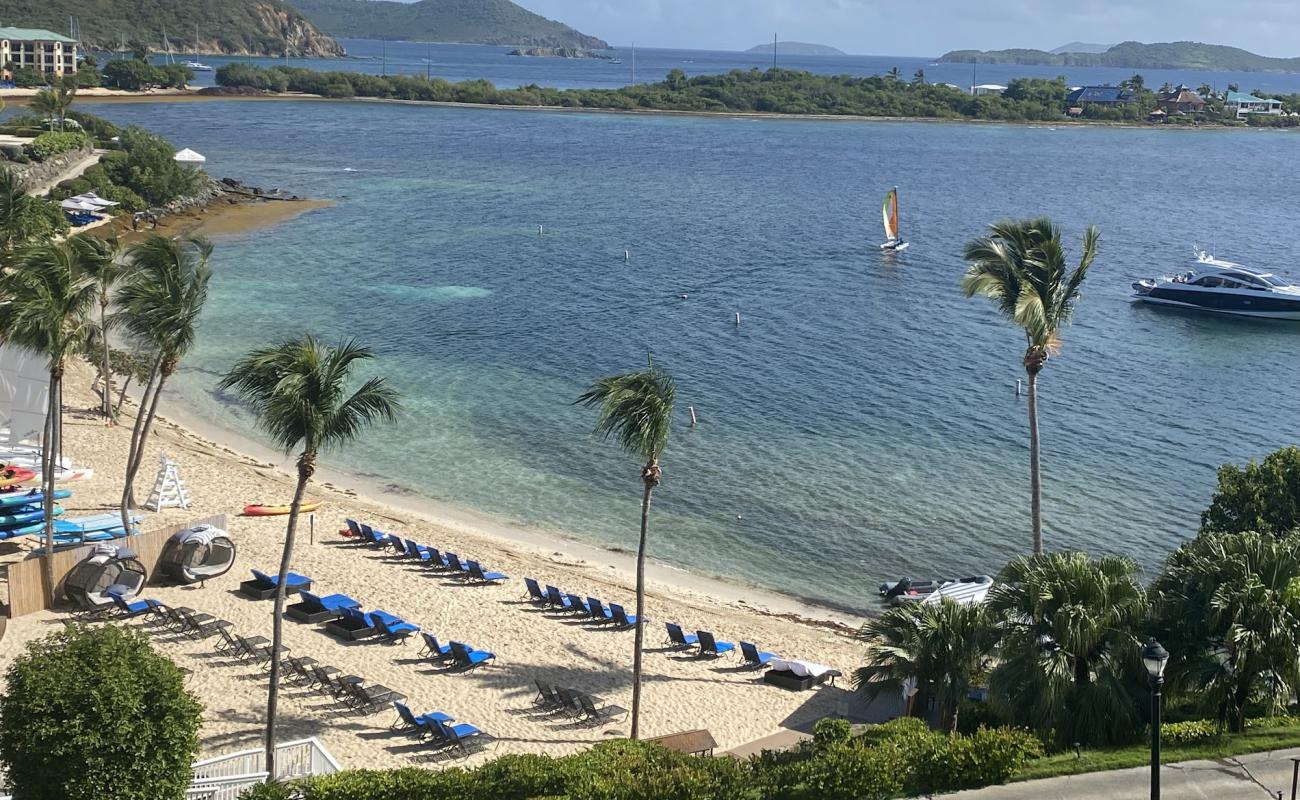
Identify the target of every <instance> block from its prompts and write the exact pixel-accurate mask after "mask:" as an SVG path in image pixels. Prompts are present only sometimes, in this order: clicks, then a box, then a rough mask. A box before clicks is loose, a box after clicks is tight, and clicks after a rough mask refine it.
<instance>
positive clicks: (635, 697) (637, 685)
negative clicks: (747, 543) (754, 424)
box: [632, 468, 655, 740]
mask: <svg viewBox="0 0 1300 800" xmlns="http://www.w3.org/2000/svg"><path fill="white" fill-rule="evenodd" d="M648 471H649V469H648V468H647V472H648ZM654 488H655V487H654V483H653V482H652V481H650V480H647V481H646V482H645V496H644V497H643V498H642V499H641V539H640V541H639V542H638V543H637V547H636V641H635V643H634V644H633V645H632V646H633V647H634V648H635V650H633V651H632V739H634V740H635V739H636V738H638V736H639V735H640V733H641V646H642V644H643V642H644V640H645V540H646V532H647V531H648V530H649V528H650V495H651V494H652V493H653V492H654Z"/></svg>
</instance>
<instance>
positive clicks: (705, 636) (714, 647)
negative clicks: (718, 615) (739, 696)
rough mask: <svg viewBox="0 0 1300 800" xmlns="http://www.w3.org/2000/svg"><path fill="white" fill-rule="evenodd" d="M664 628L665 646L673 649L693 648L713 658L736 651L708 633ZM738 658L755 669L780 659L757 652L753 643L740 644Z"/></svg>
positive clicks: (669, 623) (672, 626)
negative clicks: (665, 631) (666, 635)
mask: <svg viewBox="0 0 1300 800" xmlns="http://www.w3.org/2000/svg"><path fill="white" fill-rule="evenodd" d="M664 627H665V628H666V629H667V631H668V639H667V641H666V642H665V644H667V645H668V646H669V647H672V648H674V649H677V650H685V649H688V648H691V647H694V648H697V649H698V652H697V655H699V656H711V657H713V658H717V657H719V656H724V655H726V654H728V653H733V652H735V651H736V645H735V644H733V643H731V642H720V641H718V640H717V638H716V637H714V635H713V634H712V633H711V632H710V631H696V632H695V633H686V632H685V631H683V630H682V627H681V626H680V625H675V624H673V623H671V622H668V623H665V624H664ZM740 657H741V660H742V662H743V663H744V664H745V666H749V667H754V668H755V669H757V668H759V667H766V666H767V664H768V662H769V661H771V660H772V659H774V658H780V656H778V655H776V654H775V653H768V652H765V651H762V650H759V649H758V647H757V646H756V645H755V644H754V643H753V642H741V643H740Z"/></svg>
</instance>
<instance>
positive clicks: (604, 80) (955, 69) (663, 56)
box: [154, 39, 1300, 93]
mask: <svg viewBox="0 0 1300 800" xmlns="http://www.w3.org/2000/svg"><path fill="white" fill-rule="evenodd" d="M341 41H342V43H343V45H344V46H345V47H346V48H347V50H348V54H349V56H351V57H350V58H346V59H296V58H290V59H287V60H286V59H273V58H252V59H249V58H232V57H219V56H204V57H202V58H201V59H200V60H201V61H203V62H204V63H205V64H209V65H211V66H214V67H219V66H221V65H222V64H225V63H228V62H231V61H248V62H250V63H255V64H261V65H263V66H269V65H271V64H277V63H278V64H285V63H287V64H289V65H291V66H295V67H306V68H309V69H321V70H346V71H352V72H367V73H372V74H375V75H379V74H388V75H394V74H401V75H434V76H441V77H443V78H446V79H447V80H450V81H463V80H470V79H475V78H486V79H488V80H490V81H492V82H493V83H494V84H496V85H497V86H498V87H501V88H514V87H517V86H524V85H527V84H530V83H536V84H538V85H540V86H555V87H559V88H566V89H567V88H618V87H621V86H626V85H628V84H629V83H632V82H633V67H634V66H635V69H636V73H635V77H636V81H637V82H641V83H645V82H651V81H661V80H663V79H664V76H665V75H667V74H668V72H669V71H670V70H673V69H681V70H682V71H684V72H686V74H687V75H704V74H713V73H719V72H726V71H728V70H733V69H755V68H757V69H767V68H768V67H770V66H771V65H772V56H771V54H761V53H760V54H749V53H735V52H727V51H711V50H664V49H658V48H637V51H636V58H635V59H633V57H632V50H631V48H630V47H620V48H619V49H618V50H617V51H615V52H614V53H612V55H614V56H616V57H617V58H618V59H619V60H621V61H622V62H623V63H621V64H613V63H610V62H607V61H598V60H584V59H565V58H520V57H517V56H509V55H507V53H509V52H510V51H511V50H512V49H514V48H510V47H493V46H487V45H456V44H423V43H419V42H380V41H375V40H372V39H343V40H341ZM189 58H190V56H186V55H183V54H177V55H176V60H177V61H186V60H189ZM154 60H155V61H158V62H161V61H162V58H160V57H156V58H155V59H154ZM634 61H635V64H634V63H633V62H634ZM933 62H934V58H933V57H924V58H920V57H918V58H905V57H902V56H781V57H779V58H778V64H780V65H781V66H782V67H787V68H790V69H801V70H807V71H809V72H815V73H820V74H825V75H857V76H866V75H883V74H885V73H886V72H888V71H889V70H890V69H891V68H893V67H898V69H899V71H900V72H901V73H902V74H903V76H904V77H906V78H909V79H910V78H911V77H912V75H913V74H914V73H915V72H916V71H917V70H923V71H924V72H925V77H926V79H927V80H929V81H930V82H932V83H952V84H954V85H957V86H961V87H963V88H964V87H968V86H971V85H972V84H981V83H1001V84H1005V83H1007V81H1009V80H1011V79H1012V78H1055V77H1056V76H1057V75H1064V76H1065V77H1066V79H1067V81H1069V83H1070V84H1071V85H1081V84H1118V83H1119V82H1120V81H1122V80H1124V79H1126V78H1128V77H1130V76H1131V75H1133V73H1134V72H1135V71H1136V72H1140V73H1142V76H1143V77H1144V78H1145V79H1146V83H1147V85H1148V86H1150V87H1152V88H1156V87H1159V86H1160V85H1161V84H1162V83H1165V82H1166V81H1167V82H1169V83H1171V84H1173V85H1177V84H1179V83H1185V84H1187V85H1188V86H1191V87H1192V88H1196V87H1198V86H1200V85H1201V84H1202V83H1205V84H1209V85H1210V86H1213V87H1215V88H1216V89H1217V90H1219V91H1223V90H1225V89H1226V88H1227V86H1228V84H1237V85H1238V86H1240V88H1241V89H1242V91H1252V90H1254V89H1259V90H1260V91H1264V92H1286V93H1291V92H1300V74H1279V73H1252V72H1207V71H1200V70H1158V69H1152V70H1146V69H1143V70H1132V69H1113V68H1104V67H1041V66H1018V65H1015V64H981V65H979V66H978V67H976V68H974V69H972V65H970V64H936V63H933ZM195 78H196V80H195V83H196V84H197V85H204V86H206V85H211V84H212V82H213V78H214V73H211V72H206V73H199V74H198V75H196V76H195Z"/></svg>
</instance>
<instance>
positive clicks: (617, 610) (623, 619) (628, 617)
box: [609, 603, 650, 628]
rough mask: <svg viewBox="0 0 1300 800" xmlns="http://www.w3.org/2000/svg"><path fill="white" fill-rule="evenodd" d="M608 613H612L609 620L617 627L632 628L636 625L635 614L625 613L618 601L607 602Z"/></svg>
mask: <svg viewBox="0 0 1300 800" xmlns="http://www.w3.org/2000/svg"><path fill="white" fill-rule="evenodd" d="M609 613H610V614H611V615H612V616H611V621H612V622H613V623H614V625H616V626H617V627H619V628H632V627H635V626H636V614H629V613H627V612H626V611H624V610H623V607H622V606H620V605H619V604H618V603H610V604H609ZM649 621H650V620H648V619H647V620H644V622H649Z"/></svg>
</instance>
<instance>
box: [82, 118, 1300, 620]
mask: <svg viewBox="0 0 1300 800" xmlns="http://www.w3.org/2000/svg"><path fill="white" fill-rule="evenodd" d="M87 107H90V106H89V105H88V106H87ZM92 110H93V111H95V113H102V114H104V115H105V116H107V117H110V118H112V119H114V120H116V121H118V122H122V123H137V124H141V125H146V126H148V127H149V128H151V129H154V130H156V131H158V132H160V133H162V134H164V135H166V136H168V137H169V138H171V139H172V140H173V141H174V142H175V143H176V145H177V146H178V147H192V148H194V149H196V150H198V151H200V152H202V153H204V154H205V155H206V156H207V157H208V168H209V170H210V171H211V172H213V173H214V174H218V175H222V176H225V175H230V176H234V177H238V178H240V179H242V180H245V181H247V182H250V183H253V184H256V185H261V186H264V187H283V188H285V189H289V190H292V191H294V192H297V193H300V194H303V195H306V196H311V197H324V198H332V199H334V200H336V201H337V205H335V206H333V207H331V208H327V209H322V210H318V211H313V212H311V213H309V214H307V215H305V216H303V217H301V218H299V219H297V220H294V221H292V222H289V223H286V224H284V225H281V226H279V227H276V228H274V229H270V230H264V231H258V232H255V233H249V234H245V235H239V236H231V237H224V238H222V239H219V240H218V242H217V249H216V253H215V255H214V266H215V273H216V274H215V277H214V281H213V286H212V296H211V300H210V302H209V307H208V309H207V310H206V312H205V315H204V318H203V322H202V335H201V337H200V339H199V343H198V346H197V348H196V350H195V351H194V353H193V355H192V356H191V357H190V358H189V359H188V360H187V361H186V362H185V364H184V365H183V367H182V371H181V373H180V375H179V377H178V379H177V380H176V381H175V382H174V386H175V387H176V395H177V397H176V399H178V400H180V401H182V402H184V403H185V404H186V405H187V406H189V407H190V408H192V409H193V410H195V411H197V412H199V413H202V414H204V415H205V416H207V417H208V418H210V419H211V420H213V421H214V422H216V423H217V424H221V425H225V426H228V427H230V428H232V429H235V430H243V431H247V430H249V427H248V420H247V419H246V418H244V417H243V416H241V415H240V414H239V413H238V412H237V410H236V409H234V408H233V407H232V405H231V404H230V399H229V398H227V397H222V396H219V395H217V394H215V393H214V391H213V386H214V385H215V383H216V380H217V376H218V375H219V374H220V373H221V372H222V371H223V370H224V369H226V368H227V367H228V366H229V365H230V364H231V363H232V362H233V361H234V360H235V359H236V358H237V357H238V356H239V355H240V354H242V353H243V352H244V351H246V350H247V349H249V348H251V347H254V346H258V345H262V344H265V343H266V342H268V341H270V340H274V339H277V338H279V337H284V336H288V335H292V334H297V333H300V332H304V331H314V332H317V333H319V334H322V335H324V336H327V337H330V338H337V337H344V336H355V337H357V338H359V339H360V340H362V341H363V342H366V343H369V344H371V345H373V346H374V347H375V348H376V349H377V350H378V351H379V352H380V354H381V358H380V359H379V361H378V363H377V364H375V369H376V370H377V371H378V372H381V373H383V374H385V375H387V376H389V377H390V378H391V379H392V380H393V381H394V382H395V383H396V385H397V386H398V387H399V388H400V390H401V391H402V392H403V394H404V396H405V402H406V411H405V413H404V415H403V417H402V421H401V423H400V425H396V426H391V427H383V428H379V429H377V430H375V431H374V432H373V433H371V434H370V435H369V436H368V437H367V438H366V440H365V441H364V442H362V443H360V444H359V445H358V446H356V447H354V448H351V449H350V450H348V451H347V452H345V453H341V454H334V455H332V456H331V457H330V458H329V459H328V460H330V461H331V463H333V464H335V465H338V466H344V467H346V468H349V469H353V470H354V471H356V472H358V473H360V474H365V475H370V476H376V477H379V478H381V479H382V480H383V481H385V482H388V483H393V484H396V485H397V486H400V487H405V488H407V489H410V490H413V491H416V492H418V493H420V494H422V495H426V496H428V497H432V498H435V499H438V500H442V501H445V502H449V503H452V504H455V505H458V506H462V507H469V508H474V509H478V510H481V511H484V512H487V513H489V514H492V515H496V516H499V517H501V518H503V519H507V520H510V521H514V522H518V523H522V524H525V525H529V526H534V527H537V528H540V529H545V530H552V531H560V532H565V533H567V534H569V535H572V536H574V537H578V538H581V539H583V540H586V541H592V542H597V543H601V544H605V545H608V546H613V547H624V548H631V547H634V546H635V541H636V533H637V520H638V510H639V500H640V494H639V483H638V479H637V473H638V466H639V465H638V464H637V463H636V461H635V459H632V458H630V457H627V456H624V455H622V454H621V453H619V452H618V451H617V450H616V449H615V448H614V447H613V446H612V445H608V444H605V443H603V442H601V441H599V440H597V439H596V438H595V437H593V436H592V434H591V426H592V423H593V421H594V419H593V416H592V413H591V412H590V411H589V410H586V409H582V408H578V407H575V406H573V405H572V403H573V401H574V399H575V398H576V397H577V396H578V395H579V394H580V393H581V392H582V391H583V390H584V388H585V387H586V386H587V384H588V383H589V382H590V381H591V380H592V379H594V378H595V377H597V376H599V375H603V374H608V373H612V372H616V371H623V370H628V369H633V368H636V367H639V366H641V365H643V364H644V363H645V360H646V357H647V354H653V356H654V358H655V359H656V361H657V362H658V363H661V364H663V365H665V366H666V367H668V368H669V369H670V370H672V372H673V373H674V374H675V375H676V377H677V380H678V383H679V404H680V406H679V408H678V413H677V416H676V419H675V428H674V431H673V436H672V440H671V443H670V444H669V446H668V449H667V452H666V454H665V457H664V460H663V466H664V470H665V481H664V485H663V487H662V489H661V490H660V491H659V492H658V493H657V494H656V500H655V506H654V511H653V515H652V521H651V524H652V539H651V543H652V554H653V555H654V556H655V557H656V558H658V559H661V560H663V561H666V562H668V563H671V564H675V565H679V566H682V567H685V568H689V569H693V570H696V571H700V572H704V573H710V574H715V575H720V576H724V577H727V578H731V579H733V580H739V581H743V582H749V583H752V584H755V585H760V586H764V587H768V588H772V589H776V590H781V591H785V592H788V593H790V594H793V595H797V596H800V597H804V598H811V599H816V600H819V601H821V602H825V603H830V604H834V605H838V606H843V607H846V608H853V609H862V608H866V607H868V606H870V605H871V603H872V600H871V596H872V594H873V591H874V586H875V584H876V583H877V582H878V581H880V580H883V579H890V578H896V577H898V576H899V575H902V574H911V575H916V576H931V575H955V574H970V573H980V572H991V571H995V570H997V569H998V568H1000V567H1001V566H1002V565H1003V564H1004V563H1005V562H1006V561H1007V560H1008V559H1009V558H1011V557H1013V556H1015V555H1017V554H1020V553H1023V552H1026V551H1027V550H1028V548H1029V544H1030V531H1029V520H1028V484H1029V481H1028V474H1027V473H1028V454H1027V424H1026V419H1025V406H1024V403H1023V401H1022V400H1018V399H1017V397H1016V394H1015V384H1016V380H1017V379H1018V378H1021V377H1023V371H1022V369H1021V366H1020V359H1021V356H1022V353H1023V346H1024V344H1023V342H1024V340H1023V336H1022V335H1020V334H1018V333H1017V331H1016V329H1014V328H1013V327H1011V326H1010V325H1008V324H1007V323H1005V322H1004V321H1002V320H1001V319H1000V318H999V317H998V316H997V315H996V313H995V312H994V309H993V307H992V306H991V304H990V303H989V302H987V301H985V300H979V299H974V300H967V299H965V298H964V297H963V296H962V295H961V293H960V292H959V290H958V281H959V279H960V276H961V274H962V272H963V270H964V266H965V265H964V264H963V262H962V260H961V256H960V253H961V248H962V245H963V243H964V242H966V241H967V240H968V239H970V238H971V237H973V236H976V235H979V234H980V233H981V231H982V230H983V228H984V226H985V225H986V224H987V223H989V222H990V221H993V220H996V219H999V218H1003V217H1008V216H1023V215H1029V214H1036V213H1045V214H1049V215H1051V216H1052V217H1054V218H1055V219H1056V220H1058V221H1059V222H1060V223H1061V224H1062V225H1063V226H1064V228H1065V235H1066V240H1067V243H1068V245H1069V247H1070V250H1071V253H1072V254H1077V250H1078V242H1079V239H1080V236H1081V232H1082V229H1083V227H1084V226H1085V225H1086V224H1088V223H1096V224H1097V225H1099V226H1100V227H1101V230H1102V244H1101V254H1100V256H1099V257H1098V259H1097V262H1096V264H1095V266H1094V267H1093V271H1092V274H1091V277H1090V278H1089V280H1088V283H1087V286H1086V288H1085V292H1084V296H1083V298H1082V301H1081V303H1080V306H1079V309H1078V314H1077V318H1076V322H1075V324H1074V325H1073V326H1072V327H1070V328H1069V329H1067V330H1066V331H1065V333H1064V349H1063V351H1062V353H1061V354H1060V356H1059V357H1058V358H1053V359H1052V361H1051V362H1050V363H1049V365H1048V366H1047V369H1046V371H1045V373H1044V375H1043V377H1042V382H1041V387H1042V389H1041V391H1042V403H1041V421H1042V439H1043V471H1044V480H1045V490H1044V494H1045V499H1044V512H1043V514H1044V521H1045V529H1046V540H1047V544H1048V546H1049V547H1051V548H1064V547H1073V548H1086V549H1088V550H1090V551H1094V552H1102V551H1106V552H1120V553H1126V554H1129V555H1131V556H1132V557H1134V558H1135V559H1137V560H1138V561H1139V562H1140V563H1141V564H1142V565H1143V566H1144V567H1146V568H1148V569H1154V568H1156V567H1157V566H1158V565H1159V563H1160V561H1161V560H1162V558H1163V557H1164V555H1165V553H1167V551H1168V550H1169V549H1170V548H1172V547H1175V546H1176V545H1177V544H1178V543H1179V542H1180V541H1182V540H1184V539H1185V538H1187V537H1189V536H1191V535H1193V534H1194V532H1195V529H1196V525H1197V520H1198V514H1199V512H1200V510H1201V509H1202V508H1203V507H1204V506H1205V505H1206V504H1207V503H1208V500H1209V497H1210V494H1211V492H1212V489H1213V486H1214V482H1215V469H1216V468H1217V467H1218V466H1219V465H1220V464H1222V463H1225V462H1242V461H1245V460H1246V459H1250V458H1258V457H1261V456H1263V455H1264V454H1266V453H1267V452H1269V451H1270V450H1272V449H1275V448H1277V447H1280V446H1283V445H1287V444H1291V443H1294V442H1295V441H1296V440H1297V438H1300V413H1298V412H1300V369H1298V367H1300V325H1295V324H1287V323H1275V322H1259V321H1251V320H1237V319H1230V318H1216V317H1213V316H1201V315H1193V314H1186V313H1177V312H1168V311H1162V310H1159V309H1155V308H1151V307H1146V306H1138V305H1134V304H1132V303H1131V301H1130V299H1129V295H1130V289H1129V284H1130V282H1131V281H1132V280H1134V279H1136V278H1139V277H1146V276H1150V275H1152V274H1160V273H1165V272H1168V271H1173V270H1177V269H1181V268H1184V267H1185V266H1186V264H1187V261H1188V259H1189V258H1190V256H1191V254H1192V246H1193V244H1194V243H1195V244H1200V245H1202V246H1206V247H1213V248H1214V249H1215V250H1216V251H1217V253H1218V254H1219V255H1220V256H1223V257H1230V258H1233V259H1236V260H1240V261H1242V262H1244V263H1247V264H1250V265H1255V266H1259V267H1267V268H1270V269H1275V270H1278V271H1280V272H1282V273H1284V274H1288V273H1289V274H1290V275H1291V276H1292V277H1297V278H1300V268H1297V267H1296V266H1295V264H1296V257H1297V255H1298V254H1300V228H1297V227H1296V225H1295V214H1294V205H1293V203H1292V202H1291V198H1292V196H1293V190H1294V181H1295V176H1296V167H1295V164H1296V162H1295V155H1294V154H1295V149H1296V147H1297V144H1298V143H1300V139H1297V138H1296V135H1295V134H1293V133H1288V132H1277V131H1254V130H1239V131H1171V130H1144V129H1103V128H1062V129H1052V128H1047V127H1028V126H997V125H972V124H923V123H916V124H910V123H867V122H818V121H796V120H758V119H734V118H673V117H654V116H626V115H604V114H564V113H545V112H542V113H538V112H517V111H503V110H477V109H458V108H433V107H417V106H400V105H382V104H365V103H329V104H325V103H290V102H286V103H274V102H259V103H244V102H226V101H222V102H210V103H187V104H174V105H167V104H157V105H129V106H125V105H99V106H94V107H93V108H92ZM895 185H897V186H899V187H900V196H901V203H902V215H903V230H904V233H905V235H906V236H907V237H908V238H909V239H910V240H911V241H912V242H913V244H912V247H911V249H910V250H908V251H907V252H906V253H904V254H902V255H900V256H898V257H896V258H890V257H882V255H881V254H880V253H879V252H878V250H877V247H876V244H877V242H878V241H879V239H880V238H881V232H880V222H879V211H878V209H879V204H880V198H881V196H882V195H883V193H884V192H885V190H886V189H887V188H889V187H891V186H895ZM539 226H542V228H543V231H544V234H543V235H539V231H538V228H539ZM625 250H627V251H630V254H631V258H630V261H627V262H625V260H624V251H625ZM737 312H740V314H741V325H740V326H739V327H737V325H736V324H735V315H736V313H737ZM688 406H691V407H694V409H695V411H696V414H697V416H698V419H699V424H698V425H696V426H695V427H692V426H691V425H690V419H689V416H688V412H687V407H688Z"/></svg>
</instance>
